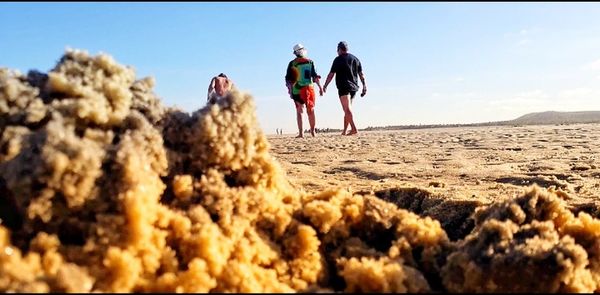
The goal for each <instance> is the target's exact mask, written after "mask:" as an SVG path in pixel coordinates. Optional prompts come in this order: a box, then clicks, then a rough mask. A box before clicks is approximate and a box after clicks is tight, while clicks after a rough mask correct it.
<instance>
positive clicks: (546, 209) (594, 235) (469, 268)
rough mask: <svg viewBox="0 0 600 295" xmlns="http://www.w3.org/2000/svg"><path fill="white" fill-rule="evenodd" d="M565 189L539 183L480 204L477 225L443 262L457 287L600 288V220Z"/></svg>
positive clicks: (446, 279)
mask: <svg viewBox="0 0 600 295" xmlns="http://www.w3.org/2000/svg"><path fill="white" fill-rule="evenodd" d="M565 197H566V195H565V194H564V193H562V192H560V191H558V192H554V191H543V190H541V189H539V188H538V187H533V188H532V189H531V190H530V191H529V192H528V193H526V194H525V195H523V196H520V197H518V198H515V199H513V200H510V201H506V202H502V203H498V204H492V205H490V206H488V207H482V208H479V209H478V210H477V211H476V213H475V214H474V219H475V229H474V230H473V232H472V233H471V234H470V235H469V236H467V237H466V238H465V239H464V240H463V241H460V242H459V244H458V245H457V249H458V250H457V251H456V252H454V253H452V254H451V255H449V256H448V262H447V263H446V265H445V266H444V267H443V268H442V278H443V284H444V286H445V287H446V288H447V290H448V291H451V292H531V291H537V292H540V291H541V292H594V291H598V290H599V286H600V284H599V283H600V281H599V278H600V277H599V276H598V274H599V273H600V272H599V270H600V269H599V266H600V263H599V262H600V256H599V250H598V249H600V239H599V237H600V221H599V220H597V219H594V218H592V217H591V216H590V215H589V214H587V213H585V212H580V213H579V214H578V215H577V216H575V215H574V214H573V213H571V211H569V210H568V209H567V207H566V205H565V202H564V200H563V198H565Z"/></svg>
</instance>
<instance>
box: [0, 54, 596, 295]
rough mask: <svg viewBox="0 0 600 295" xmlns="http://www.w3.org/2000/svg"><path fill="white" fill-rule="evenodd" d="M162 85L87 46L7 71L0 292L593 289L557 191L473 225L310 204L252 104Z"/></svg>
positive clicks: (592, 249) (578, 222)
mask: <svg viewBox="0 0 600 295" xmlns="http://www.w3.org/2000/svg"><path fill="white" fill-rule="evenodd" d="M153 84H154V82H153V80H152V79H151V78H145V79H141V80H136V79H135V73H134V71H133V69H131V68H128V67H123V66H121V65H119V64H118V63H116V62H115V61H114V60H113V59H112V58H111V57H110V56H107V55H98V56H90V55H88V54H87V53H86V52H83V51H76V50H75V51H67V52H66V54H65V55H64V56H63V57H62V58H61V59H60V61H59V62H58V64H57V65H56V67H55V68H54V69H52V70H51V71H50V72H49V73H48V74H44V73H39V72H30V73H28V74H27V76H23V75H21V74H19V73H16V72H12V71H10V70H7V69H0V132H1V133H0V218H1V219H2V225H0V291H2V292H50V291H60V292H64V291H68V292H71V291H74V292H91V291H100V292H132V291H135V292H149V291H153V292H156V291H164V292H209V291H213V292H294V291H348V292H359V291H362V292H371V291H383V292H427V291H446V290H448V291H501V290H517V291H521V290H547V291H594V290H596V289H597V287H596V286H597V285H598V283H597V282H598V277H597V276H598V273H599V272H598V271H597V269H598V262H597V260H598V258H597V257H598V254H597V252H598V250H597V249H600V248H599V247H598V245H597V244H596V243H597V240H598V238H597V235H598V232H599V231H598V229H597V228H598V226H597V224H598V222H599V221H598V220H596V219H593V218H591V217H590V216H589V215H587V214H584V213H581V214H579V215H578V216H577V217H575V216H574V215H573V214H571V213H570V211H568V210H567V209H565V208H566V207H565V206H564V204H563V203H562V202H561V201H560V199H559V197H557V195H556V193H554V192H542V191H539V190H537V189H534V190H532V191H531V192H530V193H528V194H526V195H525V196H523V197H520V198H517V199H515V200H514V201H511V202H508V203H502V204H495V205H491V206H489V207H482V208H479V209H478V210H477V212H476V213H475V215H473V216H472V217H467V215H468V212H471V211H472V210H473V208H474V207H475V206H476V205H477V204H474V203H468V205H469V207H468V209H466V211H464V210H461V211H460V212H459V213H456V212H454V210H455V209H456V208H458V207H457V206H455V205H456V204H459V203H453V204H451V205H448V204H444V203H440V202H438V201H435V200H433V198H430V197H429V196H428V195H426V194H425V193H419V192H418V191H416V192H417V193H418V194H419V195H421V197H420V199H419V200H418V201H417V203H414V202H412V201H410V200H409V199H410V197H411V196H414V195H415V194H417V193H414V192H410V191H406V190H404V191H403V190H399V191H388V192H378V193H376V194H374V195H371V194H365V195H358V194H352V193H350V192H349V191H347V190H327V191H324V192H321V193H318V194H310V195H309V194H304V193H302V192H299V191H297V190H295V189H294V188H293V187H292V186H291V185H290V184H289V183H288V181H287V179H286V177H285V174H284V173H283V171H282V170H281V168H280V166H279V164H278V163H277V162H276V161H275V160H274V159H273V158H272V157H271V156H270V154H269V153H268V150H269V145H268V142H267V141H266V138H265V136H264V134H263V133H262V131H261V130H260V128H259V127H258V124H257V121H256V117H255V107H254V101H253V99H252V98H251V97H250V96H249V95H247V94H244V93H241V92H239V91H237V90H235V91H233V92H232V93H231V94H230V95H228V96H227V97H225V98H224V99H223V100H221V101H219V102H218V103H217V104H215V105H211V106H207V107H205V108H202V109H200V110H198V111H196V112H195V113H193V114H191V115H189V114H187V113H183V112H181V111H178V110H176V109H171V108H167V107H164V106H162V104H161V103H160V100H159V99H158V98H157V97H156V96H155V95H154V93H153V92H152V88H153ZM394 196H395V197H394ZM400 196H402V198H400ZM395 201H396V203H398V205H401V207H404V208H407V209H411V210H413V211H415V212H416V213H417V214H420V215H421V216H419V215H417V214H415V213H413V212H410V211H408V210H405V209H400V208H399V207H398V206H396V204H394V203H393V202H395ZM460 204H462V203H460ZM465 204H466V203H465ZM463 211H464V212H463ZM434 218H439V219H440V220H443V224H441V223H440V222H439V221H437V220H435V219H434ZM469 218H471V219H469ZM444 219H445V220H444ZM469 220H470V221H469ZM442 225H443V227H442ZM452 227H459V229H458V230H457V231H456V232H453V233H452V237H453V238H452V241H451V240H450V239H449V238H448V235H447V234H446V231H445V230H444V228H446V229H449V228H452ZM465 236H466V237H465ZM463 237H465V238H464V239H463ZM548 263H550V266H547V269H544V267H545V265H547V264H548ZM519 277H520V278H528V280H527V281H526V282H527V283H529V284H526V283H522V284H519V283H515V278H519ZM520 278H519V279H520Z"/></svg>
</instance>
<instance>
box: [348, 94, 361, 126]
mask: <svg viewBox="0 0 600 295" xmlns="http://www.w3.org/2000/svg"><path fill="white" fill-rule="evenodd" d="M348 113H349V114H350V115H349V116H348V123H350V128H352V129H350V132H349V133H348V134H347V135H354V134H357V133H358V129H356V125H354V115H352V98H349V99H348Z"/></svg>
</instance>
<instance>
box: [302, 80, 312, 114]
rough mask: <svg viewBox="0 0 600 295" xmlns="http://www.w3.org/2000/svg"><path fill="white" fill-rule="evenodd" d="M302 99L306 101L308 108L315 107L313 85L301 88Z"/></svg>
mask: <svg viewBox="0 0 600 295" xmlns="http://www.w3.org/2000/svg"><path fill="white" fill-rule="evenodd" d="M300 99H302V101H304V103H305V104H306V108H307V109H312V108H314V107H315V89H314V88H313V87H312V85H311V86H304V87H302V88H301V89H300Z"/></svg>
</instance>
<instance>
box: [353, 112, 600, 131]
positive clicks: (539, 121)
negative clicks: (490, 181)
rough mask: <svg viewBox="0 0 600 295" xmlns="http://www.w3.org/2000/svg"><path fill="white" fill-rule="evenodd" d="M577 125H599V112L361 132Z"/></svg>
mask: <svg viewBox="0 0 600 295" xmlns="http://www.w3.org/2000/svg"><path fill="white" fill-rule="evenodd" d="M578 123H600V111H585V112H554V111H548V112H539V113H529V114H526V115H523V116H521V117H518V118H516V119H514V120H508V121H495V122H485V123H472V124H425V125H424V124H418V125H396V126H385V127H367V128H364V129H361V130H366V131H369V130H399V129H424V128H447V127H478V126H506V125H511V126H515V125H548V124H578Z"/></svg>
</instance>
